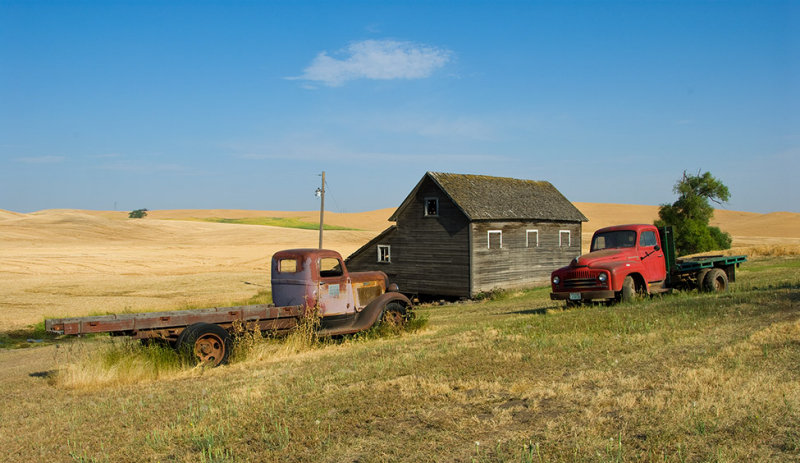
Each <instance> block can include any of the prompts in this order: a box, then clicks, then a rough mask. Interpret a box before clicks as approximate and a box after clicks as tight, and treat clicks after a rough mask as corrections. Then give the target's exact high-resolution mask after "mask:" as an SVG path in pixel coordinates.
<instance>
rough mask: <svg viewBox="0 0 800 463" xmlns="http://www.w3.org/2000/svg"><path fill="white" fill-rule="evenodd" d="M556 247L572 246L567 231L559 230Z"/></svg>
mask: <svg viewBox="0 0 800 463" xmlns="http://www.w3.org/2000/svg"><path fill="white" fill-rule="evenodd" d="M558 245H559V246H561V247H570V246H572V239H571V237H570V235H569V230H559V231H558Z"/></svg>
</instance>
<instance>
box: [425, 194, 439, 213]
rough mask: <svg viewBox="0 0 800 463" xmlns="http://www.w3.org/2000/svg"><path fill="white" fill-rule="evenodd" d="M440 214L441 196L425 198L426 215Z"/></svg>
mask: <svg viewBox="0 0 800 463" xmlns="http://www.w3.org/2000/svg"><path fill="white" fill-rule="evenodd" d="M438 215H439V198H425V217H436V216H438Z"/></svg>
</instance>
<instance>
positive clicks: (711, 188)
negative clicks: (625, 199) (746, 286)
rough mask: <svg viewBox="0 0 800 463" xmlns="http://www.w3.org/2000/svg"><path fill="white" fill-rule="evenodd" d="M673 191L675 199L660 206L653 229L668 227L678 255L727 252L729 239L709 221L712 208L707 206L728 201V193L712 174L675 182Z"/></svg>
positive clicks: (726, 234) (684, 173)
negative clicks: (672, 233)
mask: <svg viewBox="0 0 800 463" xmlns="http://www.w3.org/2000/svg"><path fill="white" fill-rule="evenodd" d="M672 191H673V192H675V193H677V194H678V200H677V201H675V202H674V203H672V204H671V205H670V204H662V205H661V207H660V208H659V210H658V217H659V220H656V222H655V224H656V226H659V227H663V226H667V225H671V226H672V227H673V229H674V231H675V248H676V251H677V253H678V255H685V254H695V253H698V252H706V251H711V250H715V249H729V248H730V247H731V236H730V235H729V234H728V233H725V232H723V231H722V230H720V229H719V228H718V227H710V226H709V225H708V222H709V221H710V220H711V217H713V216H714V207H713V206H712V205H711V204H710V203H709V201H712V202H714V203H716V204H722V203H723V202H725V201H727V200H728V198H730V195H731V194H730V191H728V187H726V186H725V185H724V184H723V183H722V182H720V181H719V180H717V179H716V178H714V177H713V176H712V175H711V173H709V172H705V173H703V174H700V172H699V171H698V173H697V175H687V174H686V171H683V178H681V179H680V180H678V183H676V184H675V187H674V188H673V189H672Z"/></svg>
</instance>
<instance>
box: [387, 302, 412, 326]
mask: <svg viewBox="0 0 800 463" xmlns="http://www.w3.org/2000/svg"><path fill="white" fill-rule="evenodd" d="M407 320H408V310H407V309H406V306H404V305H403V304H401V303H399V302H395V301H392V302H390V303H388V304H386V307H384V308H383V315H382V316H381V323H386V324H388V325H390V326H397V327H402V326H403V325H405V324H406V321H407Z"/></svg>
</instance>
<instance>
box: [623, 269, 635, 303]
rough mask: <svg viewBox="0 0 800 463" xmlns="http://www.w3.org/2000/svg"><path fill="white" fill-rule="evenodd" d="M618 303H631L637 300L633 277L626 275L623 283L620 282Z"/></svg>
mask: <svg viewBox="0 0 800 463" xmlns="http://www.w3.org/2000/svg"><path fill="white" fill-rule="evenodd" d="M620 293H621V294H620V301H622V302H623V303H624V302H633V301H635V300H636V299H638V298H639V293H637V292H636V282H635V281H634V280H633V277H632V276H630V275H628V276H626V277H625V281H623V282H622V291H621V292H620Z"/></svg>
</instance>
